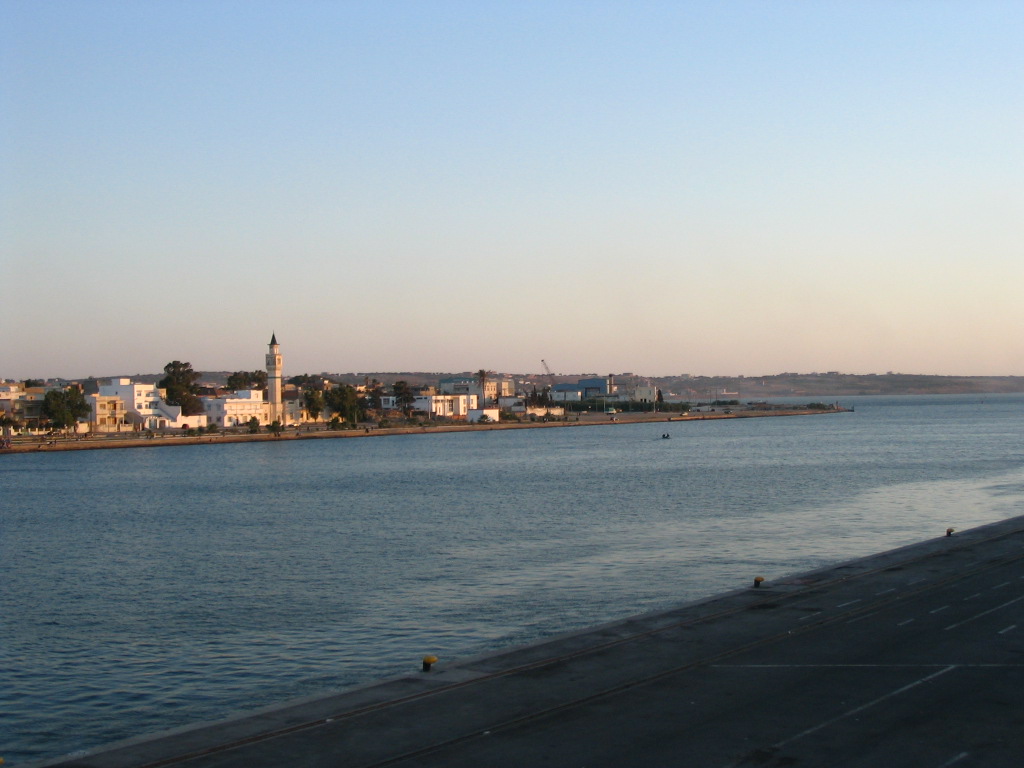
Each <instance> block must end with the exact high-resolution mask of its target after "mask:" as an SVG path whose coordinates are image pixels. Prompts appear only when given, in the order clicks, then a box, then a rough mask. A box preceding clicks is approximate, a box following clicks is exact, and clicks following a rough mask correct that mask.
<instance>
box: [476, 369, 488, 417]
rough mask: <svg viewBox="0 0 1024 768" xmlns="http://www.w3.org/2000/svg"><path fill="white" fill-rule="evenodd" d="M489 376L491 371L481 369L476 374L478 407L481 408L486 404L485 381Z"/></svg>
mask: <svg viewBox="0 0 1024 768" xmlns="http://www.w3.org/2000/svg"><path fill="white" fill-rule="evenodd" d="M490 375H491V371H486V370H484V369H483V368H481V369H480V370H479V371H477V372H476V382H477V384H479V385H480V407H481V408H482V407H483V406H484V404H485V403H486V402H487V386H486V385H487V379H488V377H489V376H490Z"/></svg>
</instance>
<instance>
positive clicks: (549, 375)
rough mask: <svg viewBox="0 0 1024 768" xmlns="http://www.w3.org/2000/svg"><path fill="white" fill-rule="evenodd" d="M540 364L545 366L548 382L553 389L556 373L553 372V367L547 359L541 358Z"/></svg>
mask: <svg viewBox="0 0 1024 768" xmlns="http://www.w3.org/2000/svg"><path fill="white" fill-rule="evenodd" d="M540 364H541V365H543V366H544V373H545V374H546V375H547V379H548V384H549V385H550V387H551V389H552V390H553V389H554V388H555V374H553V373H552V372H551V369H550V368H549V367H548V364H547V361H546V360H541V361H540Z"/></svg>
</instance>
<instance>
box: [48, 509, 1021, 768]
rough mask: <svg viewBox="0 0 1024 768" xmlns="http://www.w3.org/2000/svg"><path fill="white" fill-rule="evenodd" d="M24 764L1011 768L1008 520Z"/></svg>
mask: <svg viewBox="0 0 1024 768" xmlns="http://www.w3.org/2000/svg"><path fill="white" fill-rule="evenodd" d="M936 533H937V536H936V537H935V538H932V539H929V540H927V541H924V542H921V543H919V544H915V545H912V546H908V547H903V548H901V549H897V550H893V551H890V552H886V553H882V554H878V555H874V556H871V557H867V558H863V559H859V560H855V561H851V562H848V563H843V564H839V565H835V566H831V567H827V568H823V569H820V570H817V571H813V572H809V573H804V574H799V575H794V576H791V577H788V578H783V579H780V580H778V581H775V582H764V583H763V584H762V585H761V586H760V587H759V588H754V586H753V584H754V577H756V576H757V574H755V573H750V574H742V573H737V574H736V579H737V586H738V587H739V588H738V589H736V590H735V591H732V592H729V593H726V594H723V595H720V596H717V597H714V598H711V599H707V600H702V601H699V602H695V603H690V604H686V605H681V606H678V607H676V608H673V609H670V610H666V611H662V612H658V613H652V614H646V615H641V616H636V617H632V618H628V619H625V620H622V621H619V622H615V623H611V624H607V625H603V626H600V627H595V628H593V629H590V630H587V631H583V632H577V633H573V634H569V635H563V636H559V637H556V638H553V639H551V640H549V641H546V642H542V643H538V644H535V645H530V646H526V647H521V648H516V649H512V650H509V651H506V652H501V653H496V654H491V655H487V656H483V657H479V658H474V659H464V660H455V659H451V660H449V659H441V660H439V661H438V662H437V663H436V664H435V665H434V666H433V668H432V669H431V670H430V671H429V672H423V671H413V669H414V666H418V664H419V657H420V656H421V655H422V654H424V653H429V652H430V649H429V648H417V649H412V648H411V649H410V650H409V653H410V674H408V675H406V676H403V677H398V678H393V679H389V680H385V681H382V682H380V683H377V684H374V685H369V686H365V687H361V688H357V689H353V690H348V691H344V692H340V693H338V694H336V695H333V696H326V697H319V698H316V699H311V700H306V701H301V702H290V703H286V704H283V705H282V706H280V707H277V708H273V709H267V710H263V711H260V712H258V713H250V714H247V715H244V716H240V717H238V718H235V719H232V720H228V721H224V722H218V723H211V724H208V725H204V726H201V727H195V728H189V729H182V730H178V731H176V732H172V733H168V734H163V735H159V736H155V737H152V738H146V739H140V740H135V741H133V742H126V743H123V744H121V745H118V746H115V747H112V748H110V749H107V750H104V751H99V752H96V753H92V754H89V755H80V756H76V757H72V758H70V759H65V760H58V761H50V762H47V763H43V764H41V765H45V766H62V768H128V767H131V768H139V767H141V766H148V767H149V768H156V767H157V766H188V767H189V768H259V767H260V766H306V767H308V768H319V767H321V766H323V767H324V768H326V767H328V766H330V767H331V768H335V767H337V766H352V767H356V766H366V767H369V766H384V765H388V766H452V767H459V766H465V767H466V768H468V767H470V766H473V767H474V768H476V767H479V766H495V767H500V766H509V767H511V766H517V767H518V766H590V767H591V768H593V767H595V766H609V767H610V766H616V767H621V766H645V767H651V766H709V767H716V768H717V767H722V768H724V767H725V766H796V765H802V766H830V767H835V766H865V768H866V767H867V766H871V767H872V768H876V767H877V766H881V765H884V766H887V767H891V766H907V767H909V766H914V768H921V767H925V768H946V767H949V766H957V768H966V767H967V766H986V767H987V768H992V767H993V766H995V767H998V766H1016V765H1019V764H1020V758H1021V755H1022V754H1024V714H1022V713H1024V566H1022V561H1024V517H1018V518H1013V519H1010V520H1006V521H1003V522H1000V523H995V524H992V525H987V526H982V527H979V528H975V529H972V530H969V531H964V532H955V533H953V535H951V536H946V535H943V531H937V532H936Z"/></svg>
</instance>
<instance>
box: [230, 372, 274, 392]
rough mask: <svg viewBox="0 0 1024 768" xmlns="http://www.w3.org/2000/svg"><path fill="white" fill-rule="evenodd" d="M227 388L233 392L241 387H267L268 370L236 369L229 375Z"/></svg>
mask: <svg viewBox="0 0 1024 768" xmlns="http://www.w3.org/2000/svg"><path fill="white" fill-rule="evenodd" d="M226 386H227V388H228V389H230V390H231V391H232V392H237V391H238V390H240V389H266V388H267V372H266V371H235V372H234V373H232V374H231V375H230V376H228V380H227V384H226Z"/></svg>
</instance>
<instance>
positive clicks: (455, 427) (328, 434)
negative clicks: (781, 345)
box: [0, 408, 850, 456]
mask: <svg viewBox="0 0 1024 768" xmlns="http://www.w3.org/2000/svg"><path fill="white" fill-rule="evenodd" d="M849 412H850V409H848V408H834V409H829V410H817V409H814V410H811V409H807V408H794V409H792V410H779V411H740V412H737V413H724V412H713V413H708V412H702V413H697V414H676V415H668V414H665V413H650V412H645V413H620V414H616V415H615V416H614V417H611V416H608V415H607V414H603V413H602V414H581V415H580V417H579V418H578V419H577V420H576V421H547V422H541V421H526V422H514V421H513V422H498V423H495V424H466V423H455V424H436V425H434V424H428V425H422V426H404V427H383V428H382V427H376V426H373V427H370V426H363V427H359V428H356V429H337V430H331V429H327V428H326V426H323V425H320V428H319V429H317V428H316V425H310V428H309V429H307V430H305V431H304V430H303V428H302V427H300V428H298V429H289V430H286V431H285V432H284V433H282V434H281V435H279V436H278V435H271V434H266V433H259V434H255V435H251V434H224V433H216V434H204V435H197V436H194V437H186V436H184V435H156V436H154V437H152V438H147V437H136V436H134V435H133V436H131V437H121V436H120V435H118V434H114V435H108V434H105V433H100V434H95V435H92V434H89V435H77V436H69V437H57V438H53V437H51V438H42V437H29V438H17V437H15V438H12V440H13V443H12V445H11V447H10V448H4V449H0V456H3V455H8V454H20V453H54V452H62V451H89V450H111V449H118V448H162V447H169V446H182V445H219V444H226V443H265V442H290V441H295V440H329V439H333V438H359V437H387V436H390V435H421V434H438V433H446V432H482V431H494V430H505V429H550V428H555V427H595V426H623V425H627V424H644V423H651V422H662V423H667V422H687V421H709V420H724V419H751V418H766V417H777V416H813V415H822V414H834V413H849Z"/></svg>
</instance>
